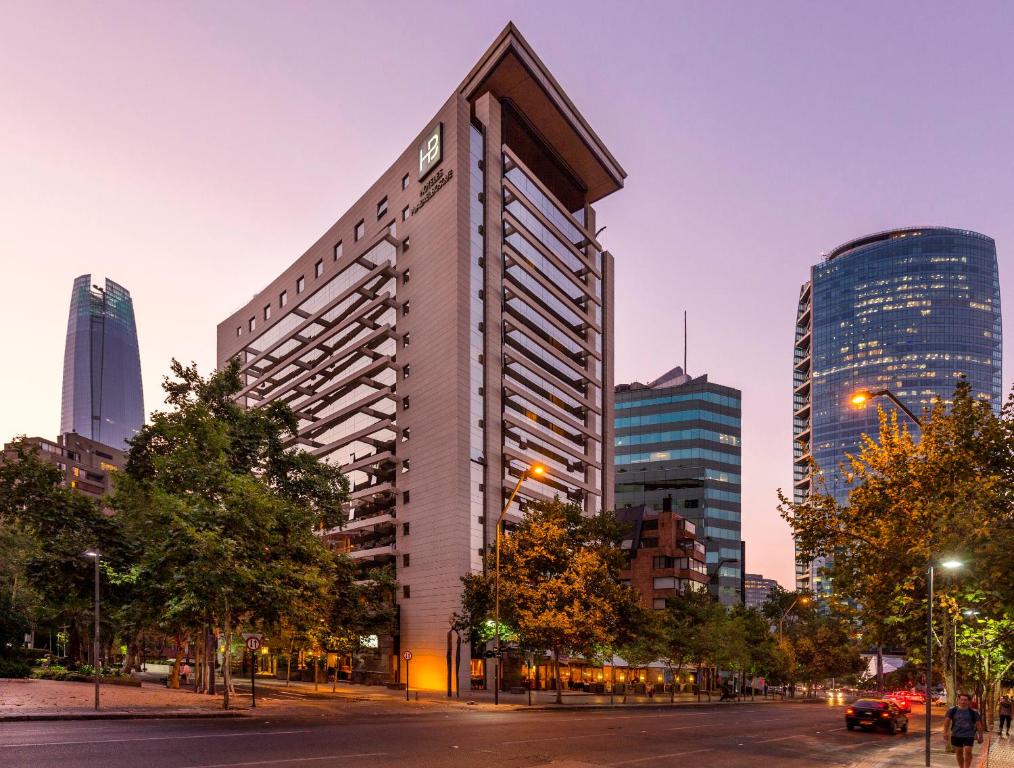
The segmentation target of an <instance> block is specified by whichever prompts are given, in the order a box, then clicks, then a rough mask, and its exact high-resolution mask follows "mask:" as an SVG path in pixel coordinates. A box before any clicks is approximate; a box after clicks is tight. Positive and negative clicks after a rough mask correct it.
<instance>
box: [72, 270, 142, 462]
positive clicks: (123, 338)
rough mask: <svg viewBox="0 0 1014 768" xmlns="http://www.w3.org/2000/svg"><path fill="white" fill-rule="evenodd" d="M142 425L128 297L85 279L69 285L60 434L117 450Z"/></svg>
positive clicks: (138, 363) (138, 360)
mask: <svg viewBox="0 0 1014 768" xmlns="http://www.w3.org/2000/svg"><path fill="white" fill-rule="evenodd" d="M143 424H144V398H143V395H142V393H141V358H140V354H139V353H138V346H137V326H136V324H135V322H134V303H133V301H131V298H130V292H129V291H127V289H126V288H124V287H123V286H121V285H117V284H116V283H114V282H113V281H112V280H109V279H108V278H107V279H106V285H105V288H99V287H98V286H93V285H92V276H91V275H81V277H79V278H77V279H76V280H75V281H74V289H73V291H72V292H71V295H70V319H69V321H68V323H67V346H66V351H65V352H64V358H63V407H62V413H61V418H60V432H61V433H62V434H66V433H68V432H77V433H78V434H79V435H83V436H84V437H87V438H90V439H91V440H96V441H98V442H100V443H104V444H106V445H109V446H112V447H113V448H119V449H123V448H124V447H125V444H126V440H127V439H128V438H131V437H133V436H134V435H135V434H136V433H137V431H138V430H139V429H140V428H141V426H142V425H143Z"/></svg>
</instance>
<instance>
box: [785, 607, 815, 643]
mask: <svg viewBox="0 0 1014 768" xmlns="http://www.w3.org/2000/svg"><path fill="white" fill-rule="evenodd" d="M797 603H799V604H800V605H809V604H810V597H809V595H800V596H799V597H797V598H796V599H795V600H793V601H792V605H790V606H789V607H788V608H786V609H785V613H783V614H782V617H781V618H780V619H778V643H779V645H781V642H782V633H783V631H784V629H785V617H786V616H788V615H789V614H790V613H792V609H793V608H795V607H796V604H797Z"/></svg>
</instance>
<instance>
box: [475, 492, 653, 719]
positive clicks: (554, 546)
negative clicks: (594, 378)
mask: <svg viewBox="0 0 1014 768" xmlns="http://www.w3.org/2000/svg"><path fill="white" fill-rule="evenodd" d="M622 533H623V531H622V528H621V526H620V524H619V523H618V522H617V520H616V517H615V516H614V515H613V514H611V513H602V514H600V515H598V516H595V517H584V516H583V515H582V514H581V508H580V507H579V506H577V505H575V504H566V503H564V502H562V501H560V500H559V499H554V500H552V501H538V502H533V503H531V504H529V505H528V506H527V507H526V509H525V512H524V516H523V518H522V520H521V523H520V524H519V525H518V527H517V528H516V529H515V530H514V531H512V532H511V533H510V534H509V535H506V536H504V537H503V538H502V540H501V549H500V615H501V618H502V620H503V622H504V624H506V625H507V626H510V627H512V628H513V629H514V630H515V631H516V632H517V635H518V637H519V640H520V642H521V644H522V645H523V646H525V647H527V648H533V649H534V648H538V649H545V650H549V651H551V652H552V654H553V660H554V668H555V674H556V688H557V691H556V701H557V703H561V702H562V689H561V686H560V657H561V655H563V654H564V653H575V654H584V655H586V656H589V657H590V656H591V655H593V654H594V653H595V651H596V649H597V648H599V647H615V646H616V644H617V641H618V640H620V639H623V638H624V637H625V635H626V631H627V630H626V627H625V621H627V620H629V618H630V617H631V616H633V615H635V614H636V612H637V610H638V608H637V604H638V600H637V595H636V593H635V592H634V590H633V589H632V588H630V587H629V586H628V585H624V584H621V583H620V581H619V573H620V570H621V568H622V566H623V553H622V551H621V549H620V546H619V544H620V540H621V538H622ZM493 558H494V553H492V552H490V553H488V554H487V557H486V570H485V572H484V573H477V574H470V575H468V576H465V577H464V578H463V579H462V581H463V583H464V593H463V597H462V605H463V608H464V616H463V617H462V624H463V625H464V626H466V627H469V628H470V629H471V631H472V632H473V633H478V632H480V631H481V627H482V626H483V624H484V623H485V622H486V621H487V620H488V619H489V617H490V616H491V615H492V612H493V611H492V608H493V604H492V596H493V578H494V565H495V563H494V559H493ZM473 636H475V635H473Z"/></svg>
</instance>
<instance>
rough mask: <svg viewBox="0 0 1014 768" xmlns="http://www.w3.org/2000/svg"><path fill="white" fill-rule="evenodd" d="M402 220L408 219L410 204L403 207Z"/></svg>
mask: <svg viewBox="0 0 1014 768" xmlns="http://www.w3.org/2000/svg"><path fill="white" fill-rule="evenodd" d="M401 220H402V221H408V206H407V205H406V206H405V207H404V208H402V209H401Z"/></svg>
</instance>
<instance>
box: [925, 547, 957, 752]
mask: <svg viewBox="0 0 1014 768" xmlns="http://www.w3.org/2000/svg"><path fill="white" fill-rule="evenodd" d="M961 565H962V563H961V562H960V561H958V560H944V561H943V562H942V563H940V567H941V568H944V569H946V570H948V571H953V570H955V569H957V568H960V567H961ZM933 572H934V565H933V560H932V558H931V559H930V561H929V563H928V564H927V567H926V583H927V587H928V589H927V593H928V598H929V600H928V603H927V606H926V704H925V707H926V750H925V751H926V765H927V767H928V766H929V764H930V744H931V739H932V733H931V730H932V727H933Z"/></svg>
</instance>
